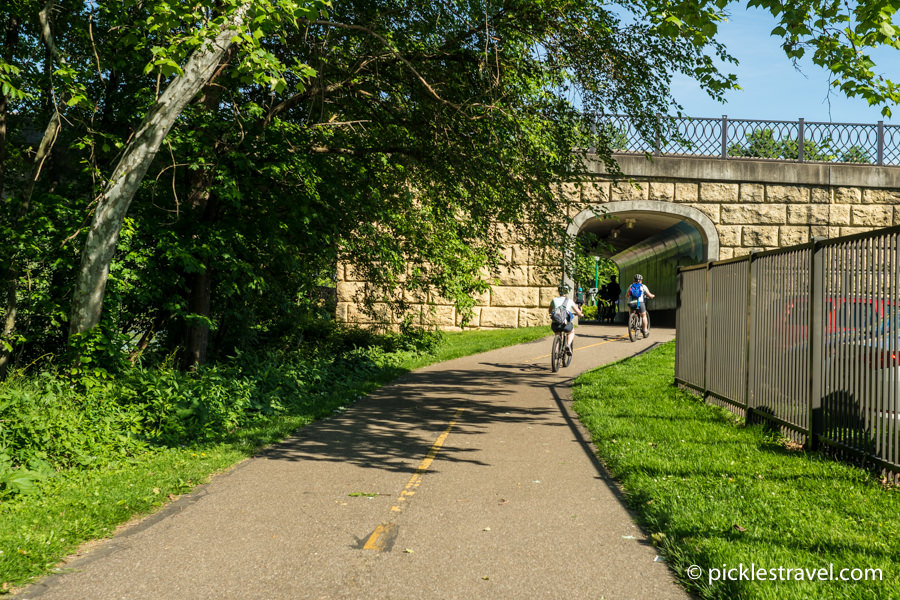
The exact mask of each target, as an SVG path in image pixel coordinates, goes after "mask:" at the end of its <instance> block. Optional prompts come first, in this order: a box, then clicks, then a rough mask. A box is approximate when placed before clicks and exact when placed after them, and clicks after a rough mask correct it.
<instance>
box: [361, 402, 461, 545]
mask: <svg viewBox="0 0 900 600" xmlns="http://www.w3.org/2000/svg"><path fill="white" fill-rule="evenodd" d="M464 410H466V409H465V408H459V409H457V410H456V413H454V415H453V420H452V421H450V423H449V424H448V425H447V429H445V430H444V432H443V433H442V434H441V435H439V436H438V438H437V439H436V440H435V441H434V443H433V444H432V445H431V448H430V449H429V450H428V454H426V455H425V458H423V459H422V462H421V463H419V466H418V468H416V471H415V473H413V475H412V477H410V478H409V481H408V482H407V483H406V486H405V487H404V488H403V489H402V490H401V491H400V496H399V497H398V498H397V503H396V504H395V505H394V506H392V507H391V512H392V513H393V514H394V515H397V514H399V513H401V512H403V509H404V507H405V506H406V502H407V499H408V498H409V497H410V496H413V495H414V494H415V493H416V492H415V490H416V488H417V487H419V485H420V484H421V483H422V476H423V475H424V474H425V472H426V471H427V470H428V468H429V467H431V463H433V462H434V458H435V457H436V456H437V453H438V452H439V451H440V449H441V446H443V445H444V442H445V441H447V436H449V435H450V430H451V429H453V426H454V425H456V420H457V419H458V418H459V416H460V415H461V414H462V413H463V411H464ZM393 528H394V524H393V523H392V522H388V523H382V524H381V525H379V526H378V527H376V528H375V531H373V532H372V535H370V536H369V539H368V540H366V543H365V544H364V545H363V550H377V551H379V552H380V551H382V550H384V548H385V539H384V538H385V534H387V533H388V532H390V531H391V530H392V529H393Z"/></svg>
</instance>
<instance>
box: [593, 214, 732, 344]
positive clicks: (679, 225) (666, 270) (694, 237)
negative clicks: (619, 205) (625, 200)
mask: <svg viewBox="0 0 900 600" xmlns="http://www.w3.org/2000/svg"><path fill="white" fill-rule="evenodd" d="M709 225H712V224H711V223H710V224H709ZM710 231H711V232H712V236H715V229H714V227H713V228H712V229H710V228H709V227H707V228H706V229H705V230H704V227H703V226H702V225H700V224H698V223H696V222H694V221H692V220H691V219H689V218H687V217H686V216H685V215H682V214H671V213H669V212H657V211H652V210H646V209H645V210H620V211H616V212H614V213H607V214H603V215H592V216H587V218H584V219H582V221H581V222H580V223H579V227H578V230H577V233H576V235H578V236H579V237H583V238H587V239H590V240H596V244H595V245H594V249H593V251H592V252H594V253H595V254H594V256H597V257H599V258H607V259H609V260H611V261H612V262H613V263H614V264H615V266H616V268H617V270H618V282H619V284H620V286H621V289H622V291H621V293H620V294H619V302H618V309H617V311H616V317H615V321H616V322H617V323H624V322H625V321H626V316H627V303H626V300H625V293H626V291H627V288H628V286H629V285H630V284H631V283H632V281H633V280H634V275H635V274H636V273H640V274H641V275H643V276H644V283H645V284H646V285H647V287H648V288H649V289H650V291H651V293H653V294H654V295H655V298H654V299H653V300H650V301H649V302H648V303H647V308H648V310H649V311H650V313H651V315H652V323H653V324H654V325H662V326H674V324H675V308H676V302H677V292H678V268H679V267H681V266H688V265H695V264H698V263H702V262H705V261H707V260H711V259H714V258H717V256H711V252H710V251H711V250H714V253H715V254H716V255H717V254H718V239H715V240H714V243H712V244H710V240H709V239H708V238H709V237H711V236H710Z"/></svg>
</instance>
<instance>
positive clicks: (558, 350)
mask: <svg viewBox="0 0 900 600" xmlns="http://www.w3.org/2000/svg"><path fill="white" fill-rule="evenodd" d="M562 353H563V343H562V337H561V336H560V335H559V334H558V333H557V334H556V336H555V337H554V338H553V350H552V351H551V352H550V370H551V371H553V372H554V373H556V372H557V371H559V362H560V359H561V358H562Z"/></svg>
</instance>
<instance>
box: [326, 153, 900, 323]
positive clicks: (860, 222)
mask: <svg viewBox="0 0 900 600" xmlns="http://www.w3.org/2000/svg"><path fill="white" fill-rule="evenodd" d="M618 160H619V164H620V167H621V168H622V171H623V172H624V173H626V174H627V175H629V176H630V177H631V178H632V181H631V182H622V181H620V182H615V181H613V180H611V179H610V178H609V177H608V176H606V175H605V173H604V172H603V167H602V163H597V164H589V165H588V176H587V177H585V178H584V179H583V180H582V181H581V182H578V183H574V182H573V183H567V184H564V185H562V186H560V190H559V193H560V196H561V197H562V198H563V199H565V201H566V203H567V205H568V217H569V218H570V219H572V218H574V217H575V216H576V215H578V214H579V213H582V212H583V211H585V210H587V209H591V210H596V209H599V210H600V211H602V210H603V209H604V207H607V208H612V207H614V206H615V203H617V202H624V201H629V202H634V201H651V202H656V203H669V204H671V205H673V206H677V205H681V206H685V207H690V208H693V209H696V210H697V211H700V212H701V213H703V214H704V215H706V216H707V217H708V218H709V220H710V221H711V222H712V223H713V225H714V227H715V231H716V234H717V235H718V238H719V239H718V242H719V253H718V257H711V258H719V259H726V258H731V257H734V256H740V255H743V254H748V253H750V252H752V251H762V250H770V249H774V248H780V247H787V246H793V245H796V244H802V243H806V242H807V241H809V239H810V238H811V237H812V236H820V237H826V238H832V237H838V236H844V235H849V234H852V233H858V232H863V231H869V230H872V229H877V228H882V227H889V226H892V225H900V167H872V166H857V165H830V164H826V165H823V164H798V163H785V162H778V161H767V162H764V161H748V160H725V161H723V160H717V159H680V158H669V157H657V158H655V159H654V160H653V161H647V160H646V159H644V158H643V157H634V156H626V155H623V156H621V157H618ZM673 210H674V209H673ZM514 241H515V240H511V242H510V244H509V247H508V248H507V249H505V251H504V259H505V260H504V263H503V265H502V266H501V267H500V268H499V269H498V270H497V272H495V273H493V274H492V276H493V278H494V280H495V282H496V283H495V285H493V286H492V288H491V290H490V292H489V293H487V294H483V295H482V297H480V298H478V299H477V306H476V308H475V316H474V318H473V319H472V320H471V321H470V322H469V324H468V326H469V327H474V328H491V329H493V328H508V327H526V326H532V325H549V316H548V314H547V307H548V306H549V303H550V299H551V298H553V297H554V296H555V295H556V286H557V284H558V283H559V280H560V272H561V269H560V267H559V266H558V265H559V264H560V260H559V257H546V256H543V257H542V256H539V255H538V253H537V252H535V251H533V250H531V249H529V248H527V247H524V246H521V245H518V244H515V243H514ZM364 285H365V282H362V281H359V280H358V279H354V275H353V273H352V269H349V268H347V269H343V268H339V269H338V283H337V287H338V308H337V318H338V320H339V321H344V322H351V323H359V324H363V325H374V324H376V323H375V322H374V321H375V320H373V319H372V318H371V317H369V316H367V315H364V314H363V313H362V312H361V311H359V309H358V308H357V305H356V304H355V302H354V300H353V296H354V294H355V293H356V292H357V291H358V290H359V288H360V287H361V286H364ZM407 299H408V300H409V299H410V298H407ZM415 301H416V302H418V304H416V305H414V307H413V309H412V311H411V312H410V315H411V318H412V322H413V323H414V324H418V325H422V326H424V327H429V328H437V329H442V330H450V329H458V328H459V325H460V315H458V314H457V312H456V310H455V308H454V307H453V306H451V305H450V304H449V303H446V301H443V302H442V301H441V300H440V299H438V298H434V297H428V298H418V299H417V300H415ZM376 308H377V309H378V310H379V318H380V319H381V321H380V324H383V325H384V324H386V325H388V326H389V327H394V328H396V326H397V324H398V323H399V319H398V318H396V317H395V316H390V314H389V313H390V311H389V310H387V307H386V306H385V307H376Z"/></svg>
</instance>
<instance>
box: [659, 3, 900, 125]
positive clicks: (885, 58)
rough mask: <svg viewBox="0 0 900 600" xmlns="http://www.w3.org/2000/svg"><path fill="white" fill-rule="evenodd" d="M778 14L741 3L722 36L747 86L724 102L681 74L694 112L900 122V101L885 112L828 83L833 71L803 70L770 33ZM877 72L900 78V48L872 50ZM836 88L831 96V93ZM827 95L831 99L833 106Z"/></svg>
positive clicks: (683, 97) (682, 92)
mask: <svg viewBox="0 0 900 600" xmlns="http://www.w3.org/2000/svg"><path fill="white" fill-rule="evenodd" d="M773 27H775V19H774V17H772V16H771V15H770V14H769V13H768V12H763V11H761V10H759V9H750V10H748V9H744V8H742V7H737V6H735V8H734V9H733V10H732V15H731V17H730V18H729V22H728V23H723V24H722V25H721V26H720V28H719V30H720V40H721V41H722V43H724V44H725V46H726V47H727V48H728V50H729V52H730V53H731V55H732V56H734V57H736V58H737V59H738V60H740V65H738V66H737V67H735V66H733V65H732V66H731V70H730V71H729V72H732V73H735V74H737V76H738V81H739V84H740V86H741V87H742V88H743V89H742V90H737V91H734V92H731V93H729V94H728V95H727V99H728V102H727V103H725V104H721V103H719V102H716V101H715V100H713V99H711V98H710V97H709V96H707V95H706V94H705V93H704V92H703V91H701V90H700V89H699V87H698V86H697V85H696V84H694V83H693V82H692V81H690V80H688V79H686V78H679V79H676V80H675V82H674V85H673V93H674V95H675V97H676V99H678V101H679V102H680V103H681V104H682V105H683V106H684V112H685V114H687V115H689V116H692V117H721V116H722V115H728V116H729V117H731V118H734V119H766V120H778V121H795V120H797V119H799V118H801V117H802V118H804V119H806V120H807V121H822V122H828V121H832V122H835V123H876V122H878V121H879V120H883V121H884V122H885V123H894V124H897V123H900V106H896V107H892V111H893V113H894V114H893V116H892V117H891V118H887V117H883V116H882V115H881V111H880V108H878V107H870V106H868V104H867V103H866V101H865V100H862V99H860V98H852V99H848V98H845V97H844V96H843V94H841V92H840V91H839V90H837V89H834V88H830V87H829V85H828V72H827V71H825V70H824V69H821V68H820V67H817V66H815V65H813V64H812V62H811V61H804V63H803V64H802V65H801V68H802V73H801V72H798V71H797V70H796V69H795V68H794V66H793V65H792V64H791V61H790V60H789V59H788V58H787V57H786V56H785V55H784V52H783V51H782V49H781V46H780V43H779V39H778V38H775V37H772V36H770V35H769V32H770V31H771V30H772V28H773ZM872 57H873V58H874V59H875V62H876V63H877V64H878V68H877V71H878V72H880V73H882V74H884V75H885V76H887V77H888V78H889V79H892V80H893V81H895V82H896V81H900V52H898V51H896V50H893V51H883V52H879V53H877V54H872ZM829 89H831V90H832V91H831V94H830V96H829V94H828V92H829ZM826 97H828V98H829V99H830V106H829V103H828V101H827V100H826Z"/></svg>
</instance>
